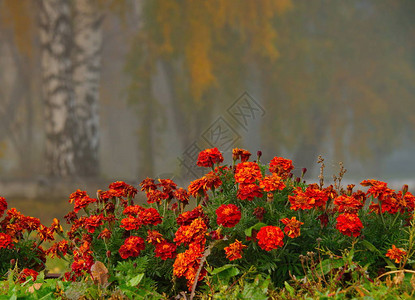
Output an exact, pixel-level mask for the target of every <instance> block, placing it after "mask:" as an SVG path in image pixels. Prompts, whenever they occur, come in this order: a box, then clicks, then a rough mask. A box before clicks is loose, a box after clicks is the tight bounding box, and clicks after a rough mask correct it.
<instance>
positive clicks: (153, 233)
mask: <svg viewBox="0 0 415 300" xmlns="http://www.w3.org/2000/svg"><path fill="white" fill-rule="evenodd" d="M146 241H147V242H148V243H150V244H152V245H157V244H160V243H162V242H164V238H163V235H162V234H161V233H160V232H158V231H157V230H147V239H146Z"/></svg>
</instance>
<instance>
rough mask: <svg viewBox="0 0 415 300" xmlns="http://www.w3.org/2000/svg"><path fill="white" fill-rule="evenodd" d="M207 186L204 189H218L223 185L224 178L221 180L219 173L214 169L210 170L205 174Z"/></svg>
mask: <svg viewBox="0 0 415 300" xmlns="http://www.w3.org/2000/svg"><path fill="white" fill-rule="evenodd" d="M204 178H205V180H206V181H205V186H204V188H203V189H204V191H207V190H211V189H216V188H218V187H220V186H221V185H222V180H220V177H219V175H218V174H216V173H215V172H214V171H210V172H209V173H207V174H206V175H205V176H204Z"/></svg>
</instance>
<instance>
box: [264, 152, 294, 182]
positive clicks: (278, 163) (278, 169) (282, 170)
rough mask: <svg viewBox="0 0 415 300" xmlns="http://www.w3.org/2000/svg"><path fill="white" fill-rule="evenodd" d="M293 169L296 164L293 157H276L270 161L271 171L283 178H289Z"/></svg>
mask: <svg viewBox="0 0 415 300" xmlns="http://www.w3.org/2000/svg"><path fill="white" fill-rule="evenodd" d="M292 169H294V166H293V162H292V160H291V159H286V158H282V157H274V158H273V159H272V160H271V161H270V163H269V171H270V172H271V173H276V174H277V175H278V176H280V177H281V178H282V179H287V178H288V177H289V175H290V173H291V170H292Z"/></svg>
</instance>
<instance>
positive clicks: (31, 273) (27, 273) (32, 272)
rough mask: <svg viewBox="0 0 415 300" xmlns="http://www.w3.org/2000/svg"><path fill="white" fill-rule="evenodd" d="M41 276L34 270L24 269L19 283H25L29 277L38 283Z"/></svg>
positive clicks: (20, 274)
mask: <svg viewBox="0 0 415 300" xmlns="http://www.w3.org/2000/svg"><path fill="white" fill-rule="evenodd" d="M38 275H39V273H38V272H36V271H35V270H32V269H28V268H24V269H23V270H22V271H21V272H20V273H19V276H18V277H17V281H19V282H20V283H23V282H25V281H26V280H27V277H29V276H32V280H33V281H36V278H37V276H38Z"/></svg>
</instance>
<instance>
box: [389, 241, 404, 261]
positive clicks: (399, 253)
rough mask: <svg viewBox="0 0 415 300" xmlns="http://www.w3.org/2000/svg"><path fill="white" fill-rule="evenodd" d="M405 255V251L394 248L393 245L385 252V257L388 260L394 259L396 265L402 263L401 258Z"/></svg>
mask: <svg viewBox="0 0 415 300" xmlns="http://www.w3.org/2000/svg"><path fill="white" fill-rule="evenodd" d="M406 254H407V253H406V251H404V250H402V249H400V248H396V246H395V245H392V248H391V249H388V251H387V252H386V256H387V257H389V258H390V259H394V260H395V263H397V264H398V263H400V262H401V261H402V258H404V256H405V255H406Z"/></svg>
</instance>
